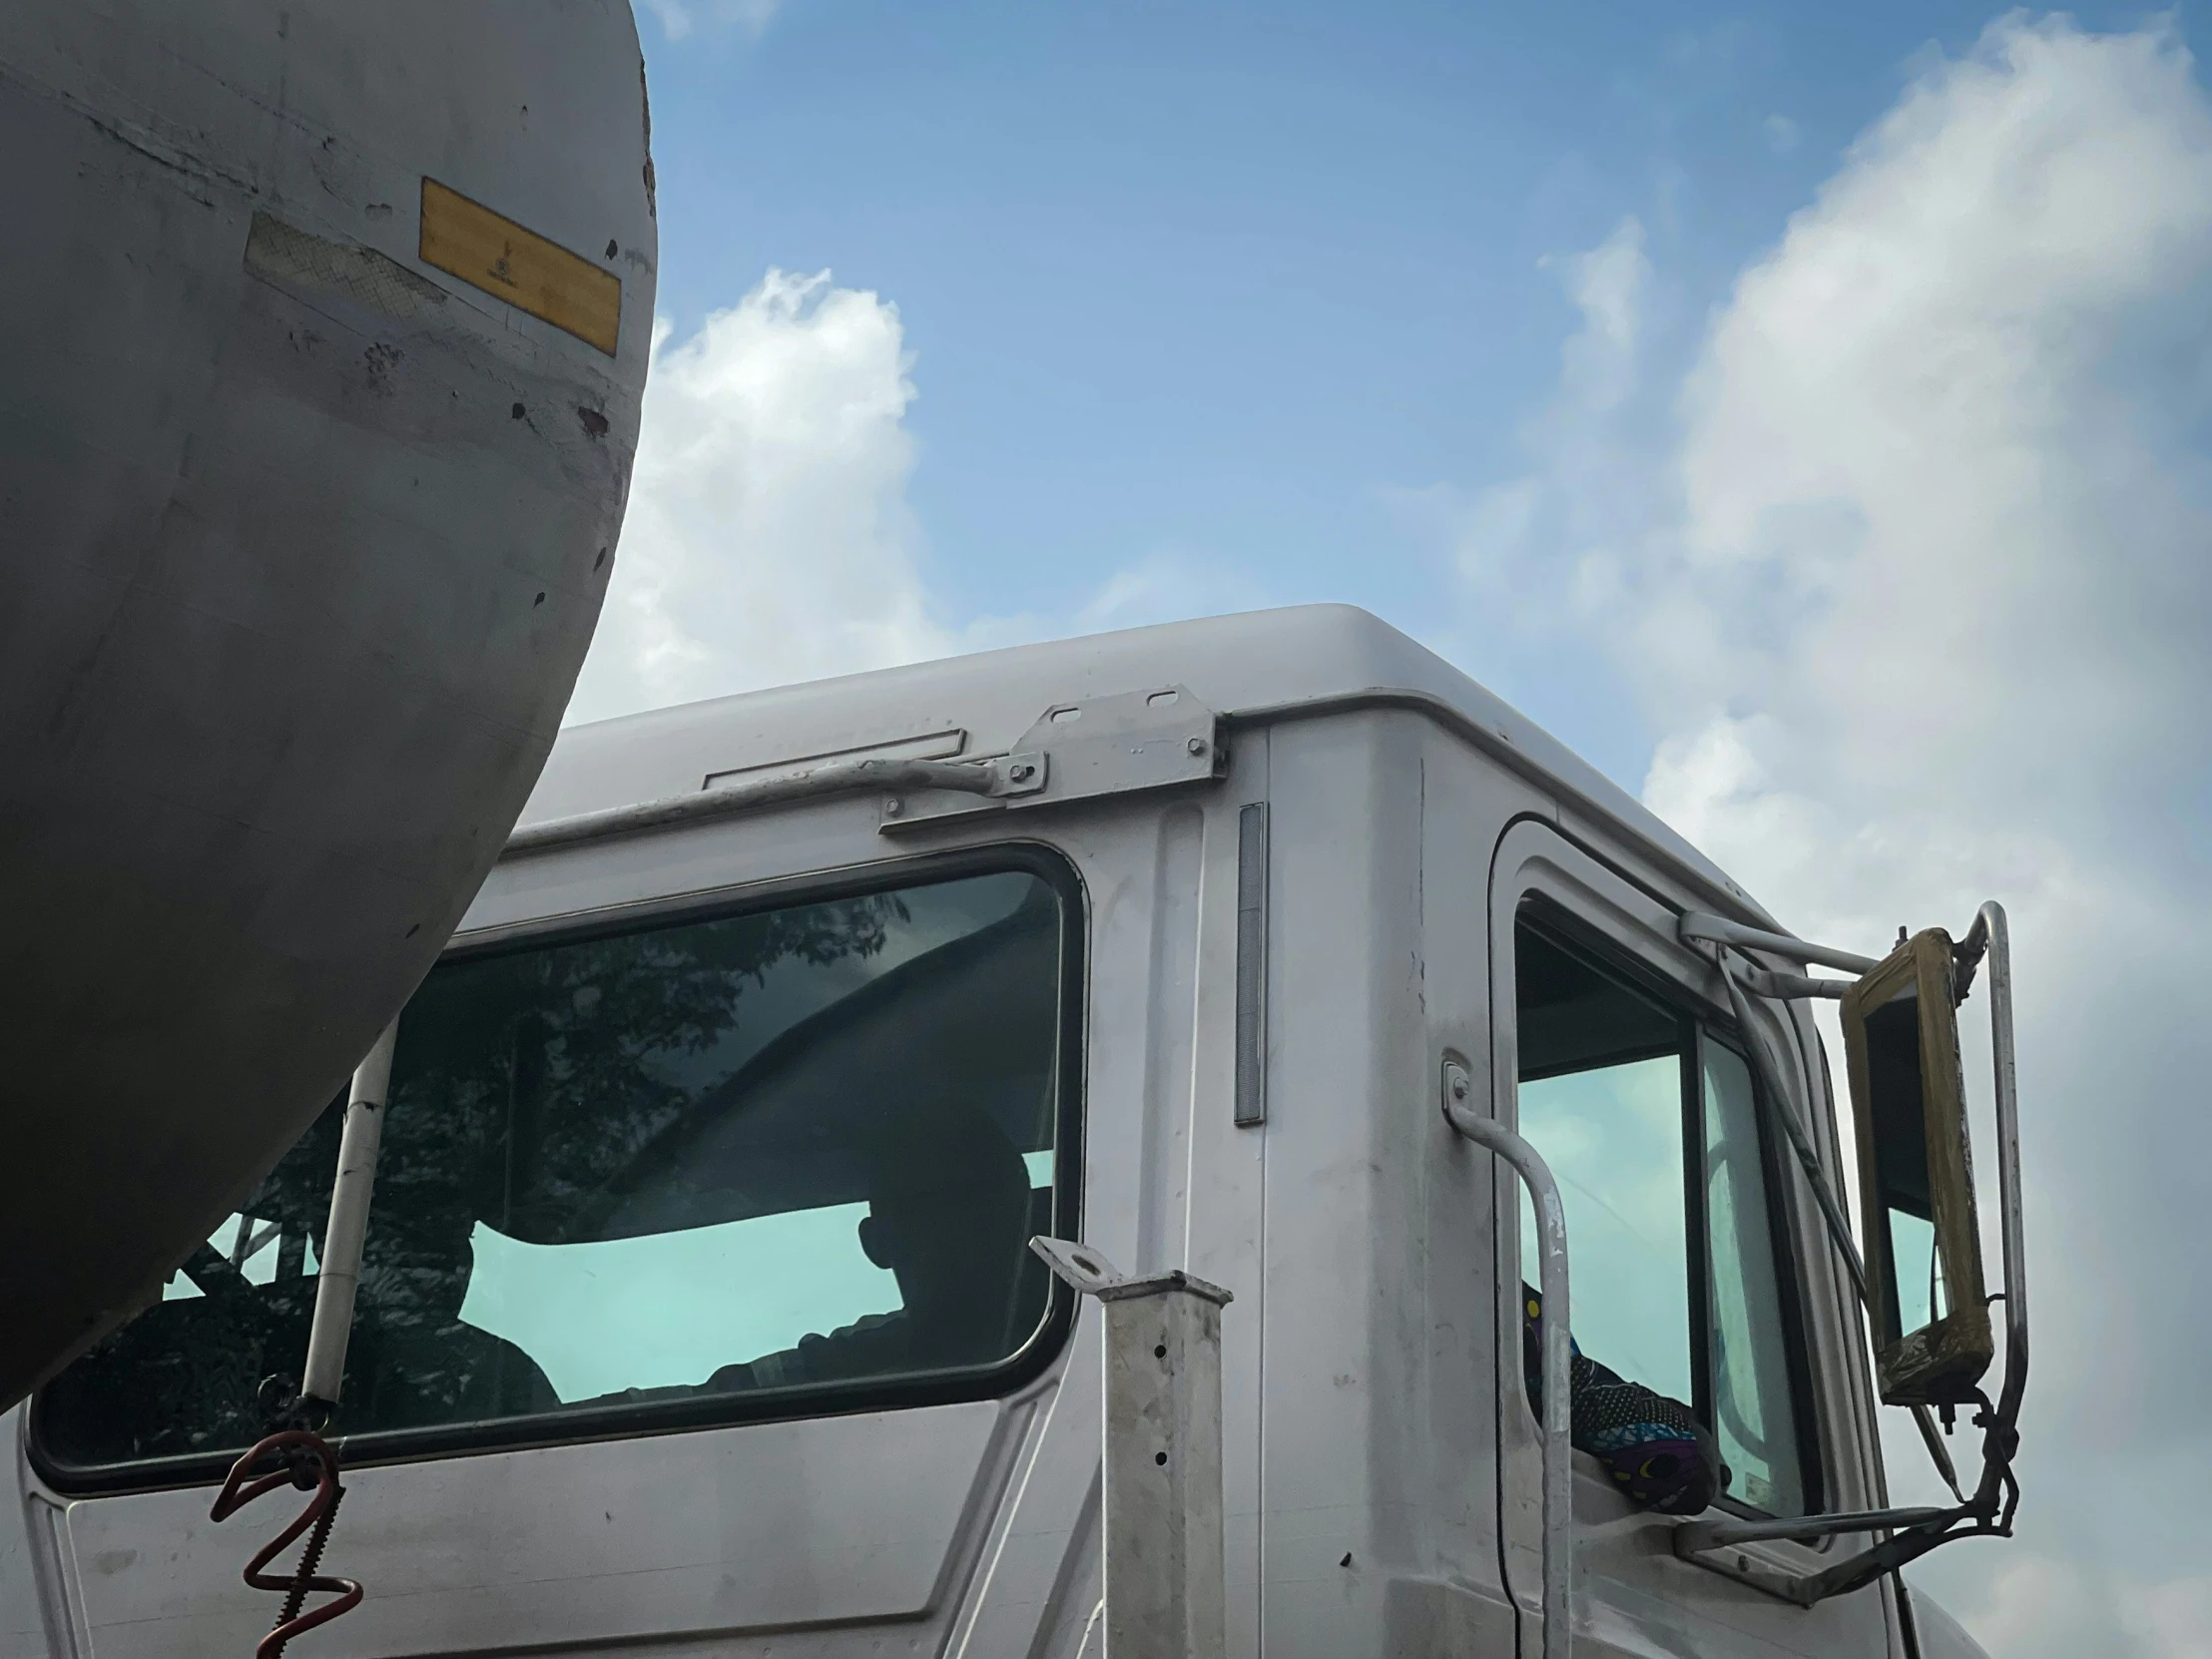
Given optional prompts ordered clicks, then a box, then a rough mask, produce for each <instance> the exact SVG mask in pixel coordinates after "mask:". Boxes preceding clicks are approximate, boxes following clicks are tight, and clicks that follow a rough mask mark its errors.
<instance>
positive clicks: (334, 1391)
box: [299, 1019, 399, 1405]
mask: <svg viewBox="0 0 2212 1659" xmlns="http://www.w3.org/2000/svg"><path fill="white" fill-rule="evenodd" d="M398 1036H399V1022H398V1020H396V1019H395V1020H393V1021H392V1022H391V1023H390V1024H389V1025H387V1026H385V1027H384V1029H383V1034H382V1035H380V1036H379V1037H378V1038H377V1039H376V1042H375V1046H373V1047H372V1048H370V1049H369V1051H368V1057H367V1058H366V1059H364V1060H363V1061H362V1062H361V1063H360V1066H359V1067H358V1068H357V1069H356V1070H355V1071H354V1073H353V1089H352V1093H351V1095H350V1096H349V1097H348V1099H347V1101H346V1105H345V1127H344V1129H343V1131H342V1132H341V1133H340V1135H339V1137H338V1174H337V1180H336V1181H335V1182H334V1183H332V1185H331V1188H330V1223H329V1226H328V1228H327V1229H326V1230H325V1231H324V1233H323V1235H322V1262H321V1266H320V1271H319V1272H318V1273H317V1275H316V1279H315V1288H314V1323H313V1325H312V1326H311V1327H310V1328H309V1329H308V1333H307V1365H306V1373H305V1375H304V1377H303V1378H302V1379H301V1381H300V1383H299V1394H300V1398H301V1399H303V1400H316V1401H319V1402H321V1403H322V1404H325V1405H335V1404H336V1403H337V1402H338V1389H339V1386H340V1384H341V1383H343V1382H344V1380H345V1344H346V1338H347V1337H348V1336H349V1335H350V1334H351V1332H352V1329H353V1293H354V1292H355V1290H357V1289H358V1288H359V1285H360V1279H361V1245H362V1242H363V1241H364V1240H365V1239H366V1238H367V1236H368V1201H369V1196H370V1194H371V1193H372V1192H373V1190H374V1188H375V1185H376V1154H377V1150H378V1149H379V1148H380V1147H381V1146H382V1144H383V1138H384V1100H385V1096H386V1095H387V1093H388V1092H389V1090H390V1087H391V1051H392V1045H393V1044H394V1043H395V1042H396V1041H397V1040H398Z"/></svg>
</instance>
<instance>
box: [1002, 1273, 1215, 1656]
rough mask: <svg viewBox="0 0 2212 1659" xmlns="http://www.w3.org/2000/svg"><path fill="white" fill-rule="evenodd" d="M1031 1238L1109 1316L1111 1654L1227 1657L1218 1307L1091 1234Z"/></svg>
mask: <svg viewBox="0 0 2212 1659" xmlns="http://www.w3.org/2000/svg"><path fill="white" fill-rule="evenodd" d="M1029 1248H1030V1249H1032V1250H1034V1251H1035V1252H1036V1253H1037V1254H1038V1255H1039V1256H1041V1257H1042V1258H1043V1259H1044V1262H1045V1265H1046V1266H1048V1267H1049V1268H1051V1269H1052V1271H1053V1273H1054V1274H1056V1275H1057V1276H1058V1277H1059V1278H1061V1279H1062V1280H1065V1281H1066V1282H1067V1283H1068V1284H1070V1285H1072V1286H1074V1287H1075V1289H1076V1290H1078V1291H1080V1292H1083V1293H1085V1294H1087V1295H1090V1296H1095V1297H1096V1298H1098V1300H1099V1302H1100V1304H1101V1305H1102V1307H1103V1310H1104V1315H1105V1339H1106V1340H1105V1377H1106V1389H1105V1398H1106V1410H1105V1429H1104V1434H1105V1443H1104V1448H1103V1453H1102V1455H1103V1458H1104V1468H1105V1502H1104V1515H1103V1525H1102V1527H1101V1530H1102V1532H1103V1533H1104V1535H1105V1555H1106V1561H1105V1568H1106V1571H1105V1577H1106V1620H1105V1623H1106V1655H1107V1659H1223V1655H1224V1652H1225V1649H1226V1647H1227V1643H1228V1633H1227V1630H1228V1622H1227V1606H1226V1601H1227V1589H1226V1586H1225V1584H1224V1580H1223V1546H1222V1516H1221V1510H1222V1489H1221V1311H1222V1308H1223V1307H1224V1305H1226V1304H1227V1303H1228V1301H1229V1300H1230V1298H1229V1293H1228V1292H1227V1291H1225V1290H1223V1289H1221V1288H1220V1287H1219V1286H1217V1285H1209V1284H1207V1283H1206V1281H1204V1280H1203V1279H1194V1278H1192V1277H1191V1276H1190V1275H1189V1274H1186V1273H1179V1272H1177V1273H1160V1274H1152V1275H1149V1276H1147V1277H1145V1278H1142V1279H1123V1278H1121V1277H1120V1276H1119V1275H1117V1274H1116V1273H1115V1272H1114V1270H1113V1268H1112V1266H1111V1265H1110V1264H1108V1263H1107V1261H1106V1260H1105V1258H1103V1257H1101V1256H1100V1255H1099V1254H1098V1253H1097V1252H1096V1251H1093V1250H1091V1249H1090V1248H1089V1247H1088V1246H1085V1245H1078V1244H1071V1243H1069V1242H1068V1241H1067V1240H1065V1239H1042V1238H1040V1239H1032V1240H1030V1241H1029Z"/></svg>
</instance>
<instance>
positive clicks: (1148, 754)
mask: <svg viewBox="0 0 2212 1659" xmlns="http://www.w3.org/2000/svg"><path fill="white" fill-rule="evenodd" d="M1220 726H1221V722H1220V719H1219V717H1218V716H1216V715H1215V713H1214V711H1213V710H1211V709H1209V708H1208V707H1207V706H1206V705H1205V704H1203V703H1201V702H1200V701H1199V700H1198V699H1197V698H1196V697H1195V696H1193V695H1192V693H1191V691H1190V689H1189V688H1188V687H1185V686H1156V687H1153V688H1152V689H1150V690H1148V691H1137V692H1124V693H1121V694H1119V695H1117V696H1113V697H1097V698H1091V699H1089V700H1087V701H1085V702H1080V703H1059V704H1055V705H1053V706H1052V707H1051V708H1049V709H1047V710H1046V711H1045V712H1044V713H1043V714H1042V715H1040V716H1038V717H1037V722H1036V724H1035V725H1033V726H1031V727H1030V728H1029V730H1028V731H1027V732H1026V733H1024V734H1023V735H1022V738H1021V741H1020V742H1019V743H1017V744H1015V745H1014V747H1013V750H1012V752H1011V753H1009V754H1007V755H1005V756H1002V757H999V758H998V759H995V760H992V761H987V762H985V763H983V764H984V765H986V766H989V767H992V768H995V769H997V771H998V776H999V777H1000V778H1002V779H1003V781H1004V782H1003V787H994V788H992V789H991V790H989V791H988V792H981V793H978V794H975V795H951V794H941V793H936V792H931V793H928V794H922V795H906V794H896V795H886V796H884V797H883V805H882V817H881V822H880V825H879V828H880V829H881V830H884V831H885V832H890V831H894V830H904V829H907V828H909V827H910V826H913V825H917V824H934V823H937V822H939V821H940V820H943V819H951V818H965V817H969V816H971V815H973V814H976V813H987V812H994V811H1000V810H1003V809H1006V808H1010V807H1035V806H1042V805H1044V804H1045V803H1047V802H1058V801H1089V800H1093V799H1096V798H1097V797H1099V796H1108V795H1127V794H1130V793H1132V792H1134V791H1138V790H1158V789H1167V788H1169V787H1171V786H1174V785H1177V784H1203V783H1210V782H1212V781H1213V780H1214V779H1217V778H1219V777H1221V776H1222V774H1223V773H1224V772H1225V771H1226V770H1227V769H1228V762H1229V757H1228V755H1227V753H1226V752H1225V751H1224V750H1223V748H1222V745H1221V735H1220Z"/></svg>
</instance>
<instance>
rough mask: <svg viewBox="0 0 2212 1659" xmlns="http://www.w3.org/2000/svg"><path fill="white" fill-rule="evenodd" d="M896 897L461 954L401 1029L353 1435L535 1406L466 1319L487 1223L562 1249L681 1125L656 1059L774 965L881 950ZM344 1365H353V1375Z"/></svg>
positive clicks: (727, 1007)
mask: <svg viewBox="0 0 2212 1659" xmlns="http://www.w3.org/2000/svg"><path fill="white" fill-rule="evenodd" d="M904 916H905V906H904V904H903V902H902V901H901V900H900V899H899V898H898V897H897V896H896V895H890V894H885V895H876V896H870V897H862V898H855V899H848V900H843V901H839V902H835V903H827V904H811V905H804V906H799V907H795V908H792V909H786V910H774V911H766V912H762V913H759V914H754V915H741V916H727V917H723V918H720V919H718V920H714V921H706V922H693V923H689V924H684V925H679V926H674V927H667V928H661V929H657V930H654V931H651V932H645V933H632V934H629V935H626V936H619V937H607V938H600V939H587V940H580V941H577V942H575V943H572V944H559V945H553V946H550V947H541V948H538V949H524V950H517V951H512V952H506V953H502V954H498V955H493V956H486V957H480V958H477V959H475V960H472V961H471V960H464V961H459V962H454V963H452V964H450V965H448V966H445V967H443V968H440V969H439V970H438V971H437V972H435V973H433V974H432V975H431V977H430V979H429V980H428V981H426V982H425V984H424V985H423V987H422V989H421V990H420V991H418V992H417V993H416V995H415V997H414V1000H413V1001H412V1002H411V1003H409V1005H408V1008H407V1014H406V1017H405V1019H404V1021H403V1022H402V1023H401V1026H400V1033H399V1049H398V1055H397V1060H396V1064H395V1066H394V1070H393V1076H392V1099H391V1107H390V1111H391V1117H390V1119H389V1121H388V1122H387V1124H386V1126H385V1140H384V1160H383V1167H382V1168H381V1169H379V1171H378V1173H377V1183H376V1189H377V1190H376V1202H375V1207H374V1211H373V1214H372V1217H371V1220H370V1225H369V1240H368V1249H367V1252H366V1255H365V1257H364V1259H363V1262H362V1274H361V1310H362V1312H361V1321H360V1323H361V1331H360V1340H361V1343H362V1353H361V1365H360V1366H359V1368H358V1369H359V1371H360V1373H361V1384H362V1385H361V1397H360V1398H359V1400H358V1401H357V1402H356V1401H355V1400H354V1399H353V1398H352V1397H351V1396H352V1393H353V1383H351V1381H350V1380H349V1382H348V1385H347V1386H348V1395H349V1398H348V1412H347V1414H348V1417H349V1418H350V1419H351V1426H352V1427H353V1428H354V1429H356V1430H358V1429H362V1428H367V1427H371V1426H373V1427H379V1428H381V1427H399V1426H407V1425H413V1424H418V1423H430V1422H452V1421H462V1420H468V1419H470V1418H481V1417H492V1416H507V1415H513V1414H516V1413H520V1412H526V1411H536V1410H543V1409H546V1408H547V1407H548V1406H549V1405H550V1404H551V1403H553V1399H552V1390H551V1388H550V1386H549V1385H548V1383H546V1381H545V1378H544V1375H543V1374H542V1373H541V1372H540V1371H539V1369H538V1368H537V1366H536V1365H535V1364H533V1363H532V1362H531V1361H530V1360H529V1359H528V1358H527V1357H526V1356H525V1355H524V1354H523V1353H522V1352H521V1351H520V1350H519V1349H517V1348H515V1347H514V1345H512V1344H511V1343H507V1342H505V1341H503V1340H501V1339H499V1338H495V1337H491V1336H489V1335H487V1334H485V1333H483V1332H480V1331H477V1330H475V1329H474V1328H473V1327H470V1326H468V1325H465V1324H463V1323H462V1322H461V1319H460V1309H461V1304H462V1301H463V1299H464V1298H465V1297H466V1295H467V1292H468V1280H469V1274H470V1270H471V1267H472V1265H473V1264H472V1251H471V1248H470V1245H469V1235H470V1232H471V1230H472V1228H473V1226H474V1224H475V1222H476V1221H477V1220H479V1219H481V1220H483V1221H485V1222H487V1223H488V1224H490V1225H491V1226H493V1227H495V1228H497V1229H498V1230H499V1231H500V1232H501V1233H504V1234H506V1235H508V1236H509V1237H511V1238H528V1239H533V1240H537V1241H540V1242H557V1241H559V1240H561V1239H563V1238H564V1237H565V1236H566V1229H567V1227H568V1225H569V1222H570V1220H571V1218H572V1217H573V1216H574V1215H575V1214H576V1212H577V1210H578V1208H579V1206H580V1203H581V1201H582V1200H583V1199H585V1198H586V1197H588V1196H589V1195H590V1194H591V1193H593V1192H595V1191H597V1190H598V1189H599V1188H600V1187H602V1186H603V1185H604V1184H605V1183H606V1182H607V1181H608V1180H610V1179H612V1178H613V1177H615V1176H617V1175H618V1174H619V1173H620V1172H621V1170H622V1169H623V1167H624V1166H625V1165H626V1164H627V1163H628V1162H629V1161H630V1160H631V1158H633V1157H634V1156H635V1155H636V1153H637V1151H638V1150H639V1149H640V1148H641V1147H643V1146H644V1145H646V1144H647V1143H649V1142H650V1141H651V1139H652V1138H653V1136H654V1135H655V1134H656V1133H657V1132H659V1131H660V1130H662V1129H663V1128H665V1127H667V1126H668V1125H669V1124H670V1123H671V1122H673V1121H674V1120H675V1119H677V1118H678V1117H679V1116H681V1115H682V1113H683V1112H684V1111H685V1109H686V1108H687V1106H689V1105H690V1103H691V1099H692V1094H693V1091H692V1090H691V1089H689V1088H687V1087H686V1086H685V1085H684V1084H683V1083H681V1082H679V1081H677V1080H675V1079H674V1078H672V1077H671V1076H670V1069H671V1068H670V1067H669V1066H668V1065H667V1064H666V1062H667V1061H668V1060H669V1059H670V1058H672V1057H674V1056H679V1055H685V1054H699V1053H702V1052H705V1051H706V1050H708V1049H711V1048H713V1047H714V1046H715V1045H716V1044H717V1043H718V1042H720V1041H721V1040H722V1039H723V1038H724V1037H725V1036H727V1035H728V1034H729V1033H730V1032H731V1031H733V1030H734V1029H735V1028H736V1026H737V1023H738V1020H739V1014H740V1008H741V1004H742V1001H743V998H744V993H745V990H746V988H747V986H749V985H755V986H757V985H759V984H761V983H762V982H763V981H764V980H765V978H766V976H767V974H768V972H769V970H770V969H771V968H773V967H775V966H776V965H777V964H779V963H781V962H785V961H789V960H798V961H803V962H807V963H811V964H814V965H818V966H819V965H825V964H828V963H830V962H833V961H837V960H840V959H846V958H852V957H865V956H869V955H872V954H874V953H875V952H877V951H879V950H880V949H881V948H882V947H883V943H884V940H885V936H886V927H887V925H888V924H889V923H890V922H891V921H894V920H901V919H903V918H904ZM354 1369H355V1368H353V1367H351V1366H349V1367H348V1372H349V1379H350V1374H351V1373H352V1371H353V1370H354Z"/></svg>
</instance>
